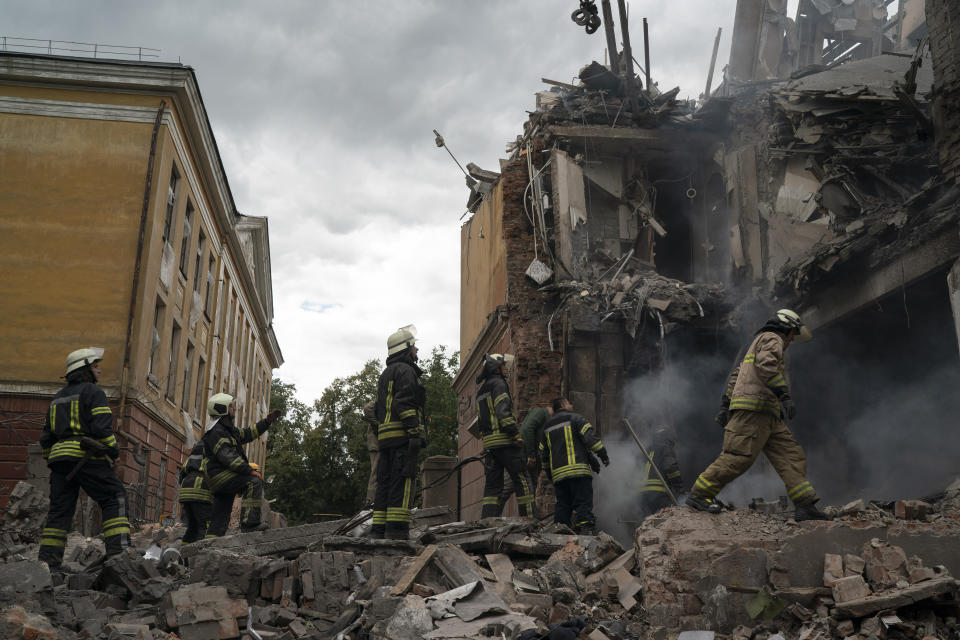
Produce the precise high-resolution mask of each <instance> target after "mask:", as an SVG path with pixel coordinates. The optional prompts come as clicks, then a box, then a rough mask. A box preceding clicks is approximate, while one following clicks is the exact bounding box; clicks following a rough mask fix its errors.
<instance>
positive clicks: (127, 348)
mask: <svg viewBox="0 0 960 640" xmlns="http://www.w3.org/2000/svg"><path fill="white" fill-rule="evenodd" d="M166 108H167V101H166V100H161V101H160V108H159V109H157V118H156V120H154V122H153V135H152V136H151V137H150V156H149V158H148V160H147V177H146V179H145V180H144V184H143V205H142V206H141V208H140V231H139V234H138V236H137V257H136V260H135V262H134V263H133V287H132V289H131V290H130V309H129V312H128V313H127V340H126V343H125V344H124V347H123V369H122V370H121V372H120V411H119V412H118V414H117V429H116V431H117V433H119V432H120V425H121V424H122V423H123V420H124V418H125V416H124V413H123V412H124V410H125V408H126V404H127V391H128V390H129V387H130V352H131V351H132V350H133V314H134V311H135V310H136V306H137V289H138V288H139V287H140V267H141V263H142V262H143V243H144V238H145V237H146V231H147V214H148V213H149V211H150V191H151V189H152V188H153V164H154V161H155V160H156V156H157V135H158V134H159V133H160V124H161V122H162V121H163V110H164V109H166Z"/></svg>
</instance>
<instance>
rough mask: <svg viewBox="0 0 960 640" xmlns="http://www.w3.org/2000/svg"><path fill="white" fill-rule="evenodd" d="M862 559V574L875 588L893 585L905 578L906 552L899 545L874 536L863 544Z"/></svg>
mask: <svg viewBox="0 0 960 640" xmlns="http://www.w3.org/2000/svg"><path fill="white" fill-rule="evenodd" d="M863 559H864V562H865V563H866V565H865V567H864V575H865V576H866V578H867V580H868V581H869V582H870V584H871V585H873V586H874V587H875V588H877V589H885V588H888V587H892V586H895V585H896V584H897V582H898V581H900V580H905V579H906V565H907V554H905V553H904V552H903V549H901V548H900V547H897V546H894V545H891V544H887V543H886V542H881V541H880V540H878V539H877V538H874V539H873V540H871V541H870V542H868V543H866V544H865V545H863Z"/></svg>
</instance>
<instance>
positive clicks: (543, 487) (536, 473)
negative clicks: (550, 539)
mask: <svg viewBox="0 0 960 640" xmlns="http://www.w3.org/2000/svg"><path fill="white" fill-rule="evenodd" d="M552 415H553V407H552V406H551V405H549V404H548V405H547V406H546V407H534V408H532V409H530V411H528V412H527V415H526V416H524V418H523V422H522V423H521V424H520V438H521V439H522V440H523V453H524V455H525V456H526V458H527V461H526V462H527V471H528V472H529V474H530V478H531V479H532V481H533V495H534V500H533V503H534V506H535V507H536V511H537V512H538V515H540V516H543V514H545V513H550V512H551V511H553V510H554V506H555V505H554V496H553V483H552V482H550V479H549V478H548V477H547V475H546V472H545V471H544V469H543V466H542V465H541V464H540V454H539V451H538V449H537V446H538V445H539V444H540V436H541V435H542V434H543V425H545V424H546V423H547V420H549V419H550V416H552Z"/></svg>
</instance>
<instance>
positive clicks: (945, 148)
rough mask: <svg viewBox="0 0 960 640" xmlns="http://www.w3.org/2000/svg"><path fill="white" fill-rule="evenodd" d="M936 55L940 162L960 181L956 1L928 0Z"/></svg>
mask: <svg viewBox="0 0 960 640" xmlns="http://www.w3.org/2000/svg"><path fill="white" fill-rule="evenodd" d="M926 11H927V26H928V28H929V30H930V51H931V54H932V56H933V74H934V93H935V96H934V102H933V118H934V128H935V132H936V138H937V150H938V151H939V153H940V164H941V166H942V169H943V172H944V174H945V175H946V176H948V177H949V178H951V179H953V180H954V181H956V182H960V110H958V108H957V105H958V104H960V13H958V11H957V3H956V0H927V5H926Z"/></svg>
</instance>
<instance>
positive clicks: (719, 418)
mask: <svg viewBox="0 0 960 640" xmlns="http://www.w3.org/2000/svg"><path fill="white" fill-rule="evenodd" d="M713 421H714V422H716V423H717V424H718V425H720V426H721V427H725V426H727V423H728V422H730V409H727V408H726V407H724V408H723V409H720V411H719V412H718V413H717V415H716V416H715V417H714V419H713Z"/></svg>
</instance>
